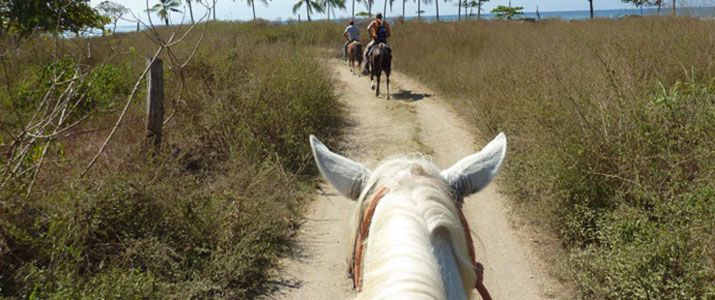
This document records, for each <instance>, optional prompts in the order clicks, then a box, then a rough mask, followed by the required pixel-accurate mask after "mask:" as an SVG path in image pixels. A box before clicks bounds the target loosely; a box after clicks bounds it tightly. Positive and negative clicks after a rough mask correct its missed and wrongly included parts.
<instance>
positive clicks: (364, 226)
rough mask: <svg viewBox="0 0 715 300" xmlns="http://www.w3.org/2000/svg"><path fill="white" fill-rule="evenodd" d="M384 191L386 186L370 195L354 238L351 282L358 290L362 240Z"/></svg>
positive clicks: (360, 287)
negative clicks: (370, 197)
mask: <svg viewBox="0 0 715 300" xmlns="http://www.w3.org/2000/svg"><path fill="white" fill-rule="evenodd" d="M385 191H387V187H384V186H383V187H381V188H380V189H379V190H377V193H375V195H374V196H372V199H371V200H370V203H369V204H368V207H367V210H365V214H364V215H363V218H362V222H360V231H359V232H358V236H357V239H356V240H355V257H354V258H353V263H354V264H353V284H354V285H355V289H356V290H357V291H358V292H360V290H361V289H362V285H360V279H361V277H362V276H361V274H360V271H361V267H362V249H363V246H364V244H365V243H364V241H365V240H367V234H368V231H369V229H370V223H372V215H373V214H375V208H376V207H377V203H378V202H380V199H382V196H384V195H385Z"/></svg>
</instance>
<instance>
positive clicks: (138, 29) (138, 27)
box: [137, 22, 139, 32]
mask: <svg viewBox="0 0 715 300" xmlns="http://www.w3.org/2000/svg"><path fill="white" fill-rule="evenodd" d="M137 32H139V22H137Z"/></svg>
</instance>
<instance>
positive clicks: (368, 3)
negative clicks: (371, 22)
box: [357, 0, 375, 16]
mask: <svg viewBox="0 0 715 300" xmlns="http://www.w3.org/2000/svg"><path fill="white" fill-rule="evenodd" d="M357 1H358V2H360V1H362V2H363V3H365V7H366V8H367V14H368V15H370V16H372V4H373V3H375V0H357Z"/></svg>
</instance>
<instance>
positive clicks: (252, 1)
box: [234, 0, 268, 21]
mask: <svg viewBox="0 0 715 300" xmlns="http://www.w3.org/2000/svg"><path fill="white" fill-rule="evenodd" d="M234 1H235V0H234ZM258 1H261V2H263V4H264V5H268V0H258ZM246 4H248V6H250V7H251V10H253V20H254V21H255V20H256V5H255V4H256V0H246Z"/></svg>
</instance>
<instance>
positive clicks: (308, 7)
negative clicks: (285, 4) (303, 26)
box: [293, 0, 323, 22]
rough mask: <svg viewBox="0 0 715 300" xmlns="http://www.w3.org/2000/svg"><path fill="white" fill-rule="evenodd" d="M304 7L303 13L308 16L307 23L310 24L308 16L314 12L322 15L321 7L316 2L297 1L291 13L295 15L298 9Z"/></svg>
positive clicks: (313, 0)
mask: <svg viewBox="0 0 715 300" xmlns="http://www.w3.org/2000/svg"><path fill="white" fill-rule="evenodd" d="M303 5H305V12H306V13H307V16H308V22H310V21H311V20H310V14H311V13H313V11H315V12H319V13H322V12H323V6H321V5H320V2H318V1H316V0H298V2H297V3H296V4H295V5H293V13H297V12H298V10H299V9H300V7H301V6H303Z"/></svg>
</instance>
